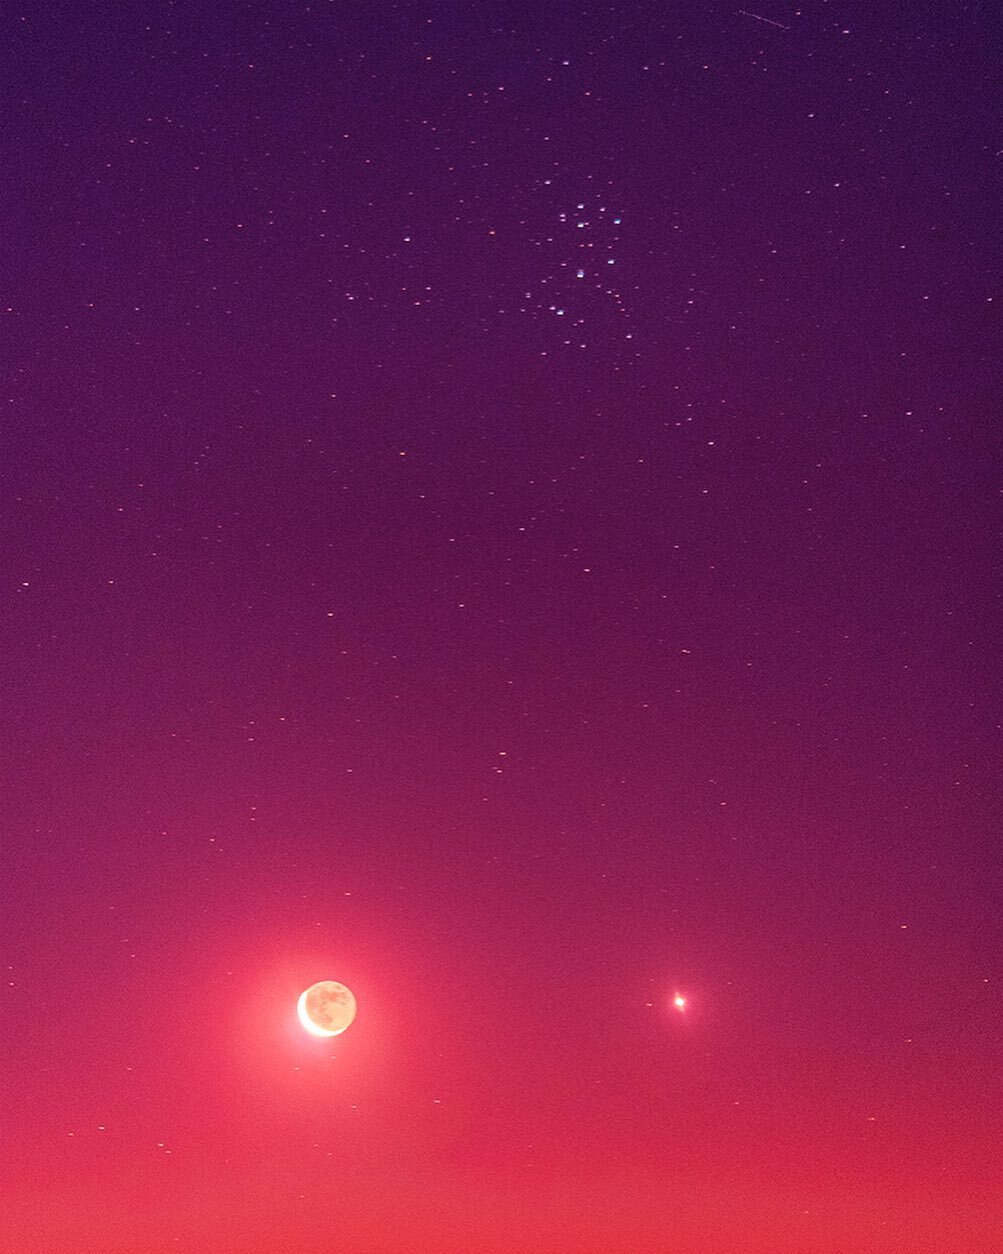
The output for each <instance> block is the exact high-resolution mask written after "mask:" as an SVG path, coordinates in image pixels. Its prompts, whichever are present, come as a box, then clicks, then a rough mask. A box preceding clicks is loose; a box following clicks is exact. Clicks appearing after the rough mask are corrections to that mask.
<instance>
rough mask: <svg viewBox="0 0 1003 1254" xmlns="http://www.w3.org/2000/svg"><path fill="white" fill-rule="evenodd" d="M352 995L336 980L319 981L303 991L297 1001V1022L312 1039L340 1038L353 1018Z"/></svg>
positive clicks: (353, 997)
mask: <svg viewBox="0 0 1003 1254" xmlns="http://www.w3.org/2000/svg"><path fill="white" fill-rule="evenodd" d="M355 1010H356V1005H355V996H354V994H353V993H352V990H351V989H350V988H346V987H345V985H344V984H338V983H337V982H336V981H335V980H320V981H319V982H318V983H316V984H311V985H310V987H309V988H307V989H304V991H303V992H302V993H300V995H299V1000H298V1001H297V1002H296V1014H297V1015H298V1017H299V1021H300V1023H301V1024H302V1025H303V1027H304V1028H305V1029H306V1031H307V1032H310V1033H311V1034H312V1035H313V1036H340V1035H341V1034H342V1032H344V1031H345V1029H346V1028H348V1027H351V1025H352V1021H353V1020H354V1019H355Z"/></svg>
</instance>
